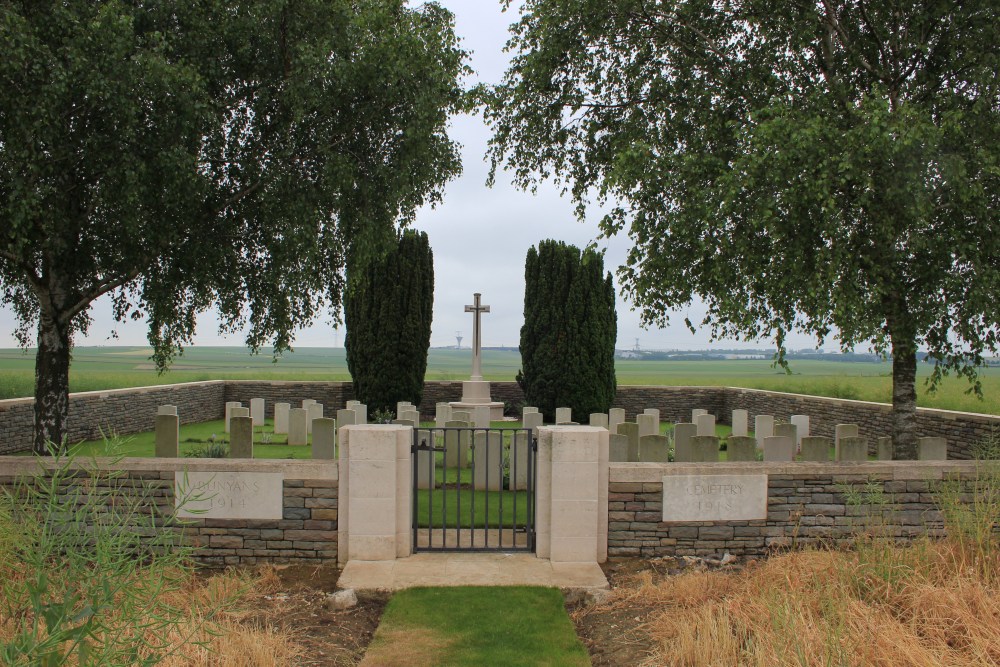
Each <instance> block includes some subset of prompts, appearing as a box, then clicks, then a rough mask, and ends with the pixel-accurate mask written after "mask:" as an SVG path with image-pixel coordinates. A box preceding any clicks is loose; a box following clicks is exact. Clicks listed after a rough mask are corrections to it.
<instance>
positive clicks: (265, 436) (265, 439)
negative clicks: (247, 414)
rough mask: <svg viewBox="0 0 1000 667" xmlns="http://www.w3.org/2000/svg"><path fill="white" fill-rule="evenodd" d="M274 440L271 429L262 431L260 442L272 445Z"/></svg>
mask: <svg viewBox="0 0 1000 667" xmlns="http://www.w3.org/2000/svg"><path fill="white" fill-rule="evenodd" d="M272 440H274V434H273V433H271V432H270V431H260V444H262V445H270V444H271V441H272Z"/></svg>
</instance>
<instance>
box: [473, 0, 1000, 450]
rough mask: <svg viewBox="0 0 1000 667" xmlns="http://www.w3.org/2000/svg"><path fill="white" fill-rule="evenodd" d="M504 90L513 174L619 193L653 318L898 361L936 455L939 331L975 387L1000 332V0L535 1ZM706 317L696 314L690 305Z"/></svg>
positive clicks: (910, 405)
mask: <svg viewBox="0 0 1000 667" xmlns="http://www.w3.org/2000/svg"><path fill="white" fill-rule="evenodd" d="M513 30H514V36H513V38H512V42H511V48H512V50H513V51H514V53H515V56H514V59H513V61H512V64H511V67H510V69H509V70H508V73H507V75H506V77H505V79H504V82H503V83H502V84H501V85H500V86H497V87H495V88H491V89H484V90H483V91H482V93H483V100H484V102H485V105H486V118H487V121H488V122H489V123H490V124H491V125H492V127H493V128H494V130H495V136H494V138H493V139H492V143H491V150H490V154H491V157H492V160H493V169H494V171H495V170H496V169H497V168H498V167H507V168H510V169H511V170H512V171H513V172H514V175H515V180H516V181H517V182H518V183H519V184H520V185H521V186H522V187H531V186H532V185H533V184H535V183H537V182H538V181H539V180H541V179H544V178H548V177H550V176H551V177H553V178H554V179H556V180H557V182H563V183H566V187H567V189H568V190H569V191H571V193H572V195H573V197H574V199H575V200H576V201H577V203H578V205H579V206H578V212H579V215H580V216H581V217H582V216H583V215H584V213H585V209H586V205H587V203H588V200H589V198H591V197H594V196H596V199H597V203H598V204H609V208H610V212H608V213H607V215H606V216H605V217H604V219H603V221H602V227H603V229H604V231H605V233H606V234H607V235H608V236H611V235H613V234H616V233H617V232H619V231H621V230H627V231H628V234H629V236H630V238H631V239H632V241H633V243H634V247H633V248H632V250H631V251H630V253H629V256H628V260H627V265H626V266H624V267H623V268H621V269H620V271H619V276H620V279H621V281H622V287H623V290H624V291H625V293H626V294H627V295H628V296H630V297H631V298H632V299H633V301H634V303H635V304H636V305H637V306H638V307H639V308H640V309H641V311H642V315H643V319H644V321H645V322H646V323H647V324H651V325H656V326H666V325H667V323H668V322H669V319H670V317H669V316H670V313H671V311H673V310H675V309H681V308H684V307H685V306H687V305H688V304H690V303H692V302H693V301H695V300H701V301H703V302H705V303H706V304H707V315H706V317H705V318H704V320H703V321H702V324H703V325H706V326H708V327H710V329H711V332H712V334H713V336H716V337H722V336H724V337H733V338H744V339H758V338H768V337H769V338H773V339H774V340H775V342H776V343H777V346H778V349H779V361H780V360H781V356H780V355H781V354H782V353H783V342H784V340H785V337H786V334H787V333H788V332H790V331H801V332H805V333H808V334H811V335H815V336H816V338H817V340H818V341H820V342H821V343H822V341H823V340H824V339H825V338H827V337H828V336H831V335H832V336H836V338H837V339H838V340H839V343H840V345H841V346H842V347H844V348H845V349H846V348H850V347H852V346H854V345H856V344H862V343H869V344H871V345H872V346H873V347H874V349H875V350H877V351H879V352H890V351H891V353H892V356H893V358H894V361H895V364H894V378H893V379H894V382H895V390H894V394H893V402H894V406H895V415H894V438H895V440H896V445H897V447H901V448H902V449H903V450H905V451H904V453H906V454H910V455H913V456H915V451H916V448H915V438H916V433H915V430H914V424H915V419H914V414H915V413H914V409H915V393H914V391H913V387H914V375H913V371H914V368H915V360H916V351H917V348H918V346H920V347H921V348H922V349H927V350H929V351H930V353H931V357H932V359H933V360H934V361H935V362H936V364H937V366H936V373H935V375H933V376H932V382H935V381H936V380H937V379H938V378H939V377H940V374H941V373H943V372H945V371H948V370H954V371H957V372H958V373H959V374H961V375H964V376H965V377H967V378H968V379H970V380H971V381H973V385H972V388H973V389H974V390H976V391H978V390H979V385H978V384H976V383H975V382H976V369H977V367H978V366H980V365H981V364H982V362H983V358H984V352H985V351H988V350H992V351H995V350H996V349H997V346H998V342H1000V333H998V329H1000V301H998V300H997V299H996V294H997V293H998V292H1000V264H998V263H997V262H996V258H997V257H998V256H1000V206H998V205H997V203H998V202H997V192H998V191H1000V103H998V100H1000V79H998V78H997V76H996V72H997V68H998V66H1000V46H998V45H1000V20H998V15H997V7H996V3H995V2H994V1H993V0H971V1H969V2H961V3H958V2H956V3H902V4H900V3H898V2H888V1H886V0H879V1H873V2H865V3H852V2H823V3H815V2H814V3H789V2H785V1H784V0H746V1H744V2H722V3H719V2H709V1H708V0H694V1H690V0H685V1H680V0H667V1H660V0H655V1H654V0H621V1H618V2H613V3H605V2H595V1H593V0H527V2H525V3H524V8H523V16H522V19H521V21H520V22H519V23H518V24H516V25H515V27H514V29H513ZM685 322H686V323H687V325H688V326H689V327H691V328H692V329H693V328H694V323H692V322H690V321H689V320H687V319H685Z"/></svg>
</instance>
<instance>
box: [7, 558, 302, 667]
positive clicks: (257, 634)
mask: <svg viewBox="0 0 1000 667" xmlns="http://www.w3.org/2000/svg"><path fill="white" fill-rule="evenodd" d="M0 569H2V570H4V571H3V573H2V574H3V576H5V577H6V582H5V583H6V584H7V590H8V591H9V590H14V589H15V588H16V587H17V585H18V580H19V578H20V577H21V573H19V572H17V570H16V567H11V566H10V564H9V563H7V567H2V566H0ZM163 575H164V573H162V572H160V573H157V576H158V577H162V576H163ZM142 576H144V573H143V571H142V570H141V569H140V570H139V571H138V574H137V577H136V581H134V582H130V584H131V585H133V586H140V587H141V586H148V587H150V588H153V587H154V586H153V585H151V583H150V582H144V581H141V577H142ZM166 576H167V577H168V578H171V579H173V585H170V586H166V587H164V588H163V589H162V591H161V593H160V594H159V595H158V596H157V597H156V599H155V600H151V601H150V609H149V614H150V617H149V618H147V619H138V623H132V624H130V627H131V628H132V631H138V632H142V631H143V625H144V624H145V623H146V622H147V621H149V622H151V625H153V626H155V625H156V624H155V623H152V621H153V617H154V616H162V615H163V614H164V613H165V610H172V611H171V613H172V614H175V616H174V618H175V619H176V621H177V622H176V624H173V625H171V626H170V627H168V628H167V629H166V632H162V631H158V632H157V631H153V632H150V633H149V634H148V635H147V636H146V637H145V641H146V643H148V644H150V645H159V646H163V648H161V649H160V650H159V651H157V653H160V654H163V653H169V657H167V658H166V659H165V660H163V661H161V662H158V663H157V664H160V665H164V666H166V667H181V666H184V667H188V666H200V665H205V666H208V665H212V666H213V667H230V666H232V667H243V666H260V667H265V666H272V665H290V664H295V663H296V661H297V660H298V659H299V658H300V657H301V655H302V650H301V648H300V646H299V645H298V644H297V642H296V638H295V636H294V635H293V634H292V633H291V632H290V631H289V630H288V628H282V627H280V626H279V624H278V623H277V622H276V620H277V619H278V618H280V616H281V615H282V609H281V608H280V606H278V607H276V606H275V604H274V602H272V601H268V604H267V605H263V604H260V603H261V602H262V601H263V597H264V596H265V595H269V594H270V593H273V592H274V591H276V590H277V589H278V586H279V585H280V582H279V579H278V577H277V575H276V574H275V572H274V570H273V569H271V568H267V569H260V570H259V571H257V572H254V573H246V572H239V571H235V570H230V571H226V572H223V573H219V574H214V575H211V576H207V577H205V576H199V575H197V574H194V573H192V572H191V571H190V570H185V569H178V570H175V571H171V572H168V573H166ZM3 607H4V608H6V605H3ZM265 608H266V609H267V610H268V611H267V612H266V614H265V613H264V612H262V609H265ZM16 621H20V622H21V623H22V624H23V623H24V622H30V621H31V619H27V618H20V619H14V618H11V617H9V616H8V617H3V615H2V614H0V645H2V644H3V643H4V642H5V641H9V640H10V639H11V637H12V636H13V635H14V634H15V632H16ZM109 623H110V624H111V625H114V624H115V619H114V613H113V612H112V613H111V614H110V618H109ZM119 630H120V631H121V628H120V627H119ZM124 631H125V632H128V631H130V630H129V629H126V630H124ZM164 645H165V646H164ZM148 653H149V652H148V651H146V652H141V653H140V655H139V656H138V658H139V659H142V658H144V657H146V656H147V655H148ZM70 664H74V663H70Z"/></svg>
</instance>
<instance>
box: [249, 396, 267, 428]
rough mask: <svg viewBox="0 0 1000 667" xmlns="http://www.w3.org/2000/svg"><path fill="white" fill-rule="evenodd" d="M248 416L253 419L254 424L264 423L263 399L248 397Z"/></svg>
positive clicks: (261, 424)
mask: <svg viewBox="0 0 1000 667" xmlns="http://www.w3.org/2000/svg"><path fill="white" fill-rule="evenodd" d="M250 418H251V419H253V425H254V426H263V425H264V399H263V398H251V399H250Z"/></svg>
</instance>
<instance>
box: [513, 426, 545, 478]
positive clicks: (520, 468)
mask: <svg viewBox="0 0 1000 667" xmlns="http://www.w3.org/2000/svg"><path fill="white" fill-rule="evenodd" d="M538 416H539V417H541V415H538ZM525 428H527V426H525ZM530 438H531V436H529V435H528V433H526V432H524V431H514V433H513V434H512V435H511V438H510V461H509V463H508V469H509V470H510V482H509V484H508V486H507V488H508V489H509V490H510V491H521V490H524V489H527V488H528V451H529V450H528V444H529V442H530Z"/></svg>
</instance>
